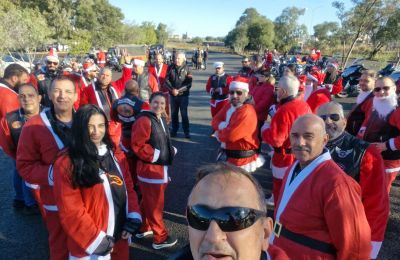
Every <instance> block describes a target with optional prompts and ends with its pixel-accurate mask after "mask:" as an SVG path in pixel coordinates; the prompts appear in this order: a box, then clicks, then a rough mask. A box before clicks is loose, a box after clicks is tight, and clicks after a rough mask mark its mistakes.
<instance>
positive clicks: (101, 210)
mask: <svg viewBox="0 0 400 260" xmlns="http://www.w3.org/2000/svg"><path fill="white" fill-rule="evenodd" d="M114 160H115V162H116V163H117V167H118V166H119V167H120V168H119V170H120V174H121V176H122V177H123V180H122V182H123V183H124V184H125V187H126V192H127V203H126V204H127V209H126V210H127V212H126V217H127V218H135V219H141V215H140V210H139V205H138V199H137V196H136V193H135V191H134V189H133V184H132V180H131V177H130V174H129V170H128V165H127V163H126V162H125V161H120V162H117V161H116V159H115V158H114ZM71 167H72V164H71V161H70V158H69V156H68V154H67V153H62V154H61V155H60V157H58V159H57V160H56V162H55V163H54V196H55V200H56V202H57V206H58V209H59V216H60V221H61V225H62V226H63V229H64V231H65V232H66V234H67V236H68V241H67V243H68V249H69V252H70V255H71V256H72V257H85V256H88V255H90V254H92V253H93V251H94V250H95V249H96V248H97V247H98V246H99V244H100V242H101V241H102V239H103V238H104V237H105V236H106V235H109V236H112V235H113V233H114V225H115V215H114V206H113V205H114V202H113V199H112V196H111V194H112V192H111V189H110V185H111V184H110V182H109V180H108V178H107V176H106V173H102V174H100V177H101V179H102V180H103V183H99V184H96V185H94V186H92V187H90V188H75V187H73V184H72V180H71ZM118 179H119V178H118ZM117 181H121V180H117Z"/></svg>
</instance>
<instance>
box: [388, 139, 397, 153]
mask: <svg viewBox="0 0 400 260" xmlns="http://www.w3.org/2000/svg"><path fill="white" fill-rule="evenodd" d="M389 146H390V149H391V150H392V151H396V150H397V148H396V145H395V144H394V138H390V139H389Z"/></svg>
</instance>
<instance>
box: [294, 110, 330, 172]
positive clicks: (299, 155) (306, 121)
mask: <svg viewBox="0 0 400 260" xmlns="http://www.w3.org/2000/svg"><path fill="white" fill-rule="evenodd" d="M327 142H328V135H327V134H326V130H325V123H324V121H323V120H322V119H321V118H320V117H319V116H316V115H314V114H306V115H304V116H301V117H299V118H298V119H297V120H296V121H295V122H294V124H293V126H292V129H291V131H290V143H291V145H292V151H293V154H294V155H295V157H296V159H297V160H299V163H300V166H301V167H302V168H304V167H306V166H307V165H308V164H309V163H311V162H312V161H313V160H314V159H315V158H317V157H318V156H320V155H321V153H322V151H323V149H324V147H325V144H326V143H327Z"/></svg>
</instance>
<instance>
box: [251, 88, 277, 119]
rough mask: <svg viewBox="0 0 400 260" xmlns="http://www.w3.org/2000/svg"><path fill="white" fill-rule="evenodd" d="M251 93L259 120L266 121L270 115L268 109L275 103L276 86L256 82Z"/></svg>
mask: <svg viewBox="0 0 400 260" xmlns="http://www.w3.org/2000/svg"><path fill="white" fill-rule="evenodd" d="M249 94H250V95H251V96H252V97H253V99H254V108H255V110H256V113H257V120H258V121H265V120H266V119H267V116H268V109H269V108H270V107H271V105H273V104H274V102H275V98H274V86H272V85H270V84H268V83H264V84H256V85H255V86H254V87H253V88H252V90H251V91H250V92H249Z"/></svg>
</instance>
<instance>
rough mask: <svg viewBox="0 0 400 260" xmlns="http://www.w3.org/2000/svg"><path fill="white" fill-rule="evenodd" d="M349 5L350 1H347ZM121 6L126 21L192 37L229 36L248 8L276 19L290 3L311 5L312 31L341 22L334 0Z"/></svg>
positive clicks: (177, 0) (121, 0) (125, 2)
mask: <svg viewBox="0 0 400 260" xmlns="http://www.w3.org/2000/svg"><path fill="white" fill-rule="evenodd" d="M344 2H345V3H346V7H347V8H348V7H349V6H350V0H345V1H344ZM110 3H111V4H112V5H114V6H117V7H119V8H121V10H122V12H123V13H124V15H125V20H128V21H135V22H136V23H141V22H143V21H152V22H154V23H155V24H158V23H159V22H162V23H165V24H167V26H168V27H169V28H172V31H173V34H180V35H181V34H183V33H185V32H187V33H188V35H189V36H191V37H194V36H202V37H205V36H226V35H227V34H228V32H229V31H230V30H232V29H233V28H234V26H235V23H236V21H237V20H238V19H239V17H240V16H241V14H242V13H243V11H244V10H245V9H246V8H249V7H254V8H256V9H257V11H258V12H259V13H261V14H262V15H264V16H266V17H267V18H269V19H271V20H274V19H275V18H276V17H277V16H279V15H280V14H281V12H282V10H283V9H284V8H285V7H288V6H296V7H301V8H307V9H306V12H305V15H304V16H302V17H301V18H300V22H301V23H304V24H305V25H306V26H307V28H308V30H309V32H310V30H311V32H312V26H314V25H316V24H318V23H321V22H324V21H338V19H337V17H336V10H335V9H334V8H333V7H332V4H331V3H332V0H283V1H281V0H197V1H192V0H148V1H140V0H110Z"/></svg>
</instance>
